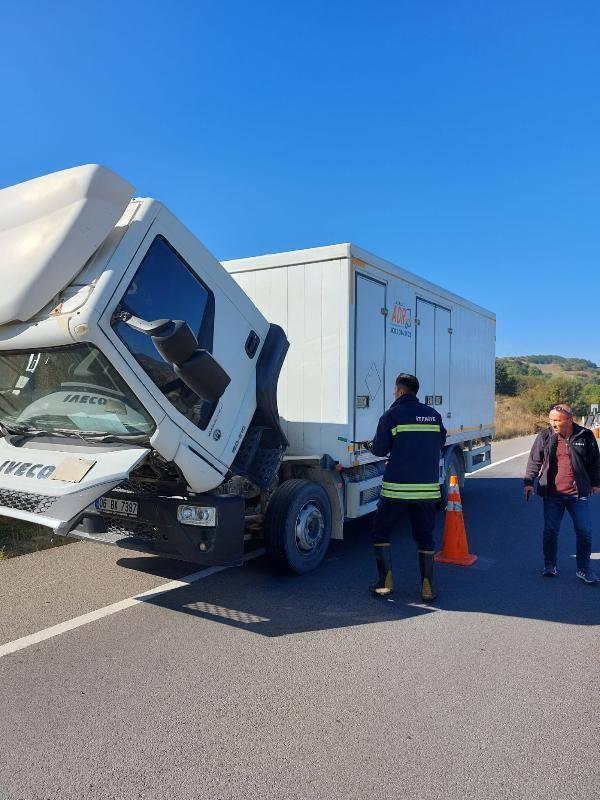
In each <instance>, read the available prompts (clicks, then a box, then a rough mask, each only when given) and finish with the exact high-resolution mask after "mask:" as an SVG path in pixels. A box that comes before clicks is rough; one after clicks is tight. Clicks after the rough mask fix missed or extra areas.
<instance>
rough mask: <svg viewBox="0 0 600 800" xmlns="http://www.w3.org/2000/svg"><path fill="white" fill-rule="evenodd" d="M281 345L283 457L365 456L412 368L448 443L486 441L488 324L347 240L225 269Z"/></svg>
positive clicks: (486, 314)
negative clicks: (366, 443)
mask: <svg viewBox="0 0 600 800" xmlns="http://www.w3.org/2000/svg"><path fill="white" fill-rule="evenodd" d="M223 266H224V267H225V269H226V270H227V271H228V272H230V273H231V274H232V276H233V277H234V278H235V280H236V281H237V283H238V284H239V285H240V286H241V287H242V289H243V290H244V291H245V292H246V294H248V296H249V297H250V298H251V299H252V300H253V302H254V303H255V304H256V306H257V307H258V309H259V310H260V311H261V312H262V313H263V314H264V315H265V317H266V318H267V319H269V320H270V321H271V322H275V323H277V324H279V325H281V327H282V328H283V329H284V330H285V332H286V334H287V336H288V339H289V341H290V350H289V353H288V356H287V358H286V361H285V364H284V367H283V370H282V373H281V377H280V379H279V391H278V403H279V413H280V415H281V417H282V421H283V428H284V430H285V432H286V435H287V437H288V439H289V441H290V449H289V451H288V455H289V456H296V457H298V456H303V457H306V456H317V457H319V456H321V455H323V454H324V453H328V454H329V455H331V456H332V457H333V458H334V459H335V460H336V461H339V462H340V463H341V465H342V466H344V467H350V466H355V465H357V464H359V463H365V462H368V461H370V460H373V457H372V456H371V454H370V453H368V452H365V451H362V452H361V451H360V450H359V449H358V448H357V447H355V446H354V445H352V444H351V443H352V442H358V441H362V440H365V439H371V438H372V437H373V435H374V434H375V430H376V427H377V421H378V420H379V417H380V416H381V414H383V412H384V411H385V409H386V408H388V407H389V406H390V404H391V403H392V402H393V399H394V398H393V391H394V381H395V378H396V375H398V373H400V372H410V373H413V374H415V375H416V376H417V378H418V379H419V381H420V383H421V391H420V392H419V397H420V399H421V400H422V401H424V402H426V403H429V404H430V405H432V406H434V407H435V408H436V409H437V410H438V411H439V412H440V414H441V415H442V417H443V420H444V424H445V425H446V428H447V429H448V441H449V443H459V442H461V443H466V442H469V441H471V440H474V439H481V438H485V437H489V436H491V435H492V434H493V430H494V428H493V424H494V356H495V328H496V317H495V315H494V314H493V313H492V312H491V311H487V310H486V309H484V308H480V307H479V306H477V305H475V304H474V303H471V302H469V301H468V300H465V299H463V298H462V297H458V296H457V295H455V294H453V293H452V292H450V291H447V290H446V289H442V288H441V287H439V286H436V285H434V284H432V283H429V282H428V281H426V280H424V279H423V278H420V277H418V276H417V275H413V274H411V273H410V272H407V271H406V270H404V269H401V268H400V267H397V266H395V265H394V264H391V263H390V262H389V261H384V260H383V259H381V258H378V257H377V256H374V255H372V254H371V253H368V252H366V251H365V250H362V249H360V248H359V247H356V246H355V245H353V244H339V245H332V246H329V247H317V248H313V249H310V250H297V251H293V252H288V253H276V254H273V255H265V256H258V257H255V258H244V259H238V260H234V261H225V262H223Z"/></svg>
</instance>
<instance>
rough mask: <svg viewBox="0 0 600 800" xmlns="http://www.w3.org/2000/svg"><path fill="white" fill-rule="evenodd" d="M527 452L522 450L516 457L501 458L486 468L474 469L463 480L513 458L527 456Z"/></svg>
mask: <svg viewBox="0 0 600 800" xmlns="http://www.w3.org/2000/svg"><path fill="white" fill-rule="evenodd" d="M529 452H530V451H529V450H523V452H522V453H517V454H516V456H509V457H508V458H501V459H500V461H494V463H493V464H488V465H487V466H486V467H480V468H479V469H476V470H475V471H474V472H468V473H467V474H466V475H465V478H471V477H472V476H473V475H478V474H479V473H480V472H483V470H484V469H491V468H492V467H497V466H498V465H499V464H506V462H507V461H512V460H513V458H520V457H521V456H527V455H529Z"/></svg>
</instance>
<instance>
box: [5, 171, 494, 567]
mask: <svg viewBox="0 0 600 800" xmlns="http://www.w3.org/2000/svg"><path fill="white" fill-rule="evenodd" d="M132 195H133V189H132V187H131V186H130V185H129V184H128V183H127V182H125V181H124V180H122V179H121V178H120V177H118V176H117V175H115V174H114V173H112V172H110V171H108V170H106V169H104V168H103V167H100V166H97V165H87V166H82V167H75V168H73V169H69V170H64V171H62V172H57V173H54V174H51V175H46V176H43V177H41V178H37V179H34V180H31V181H27V182H25V183H22V184H18V185H16V186H12V187H9V188H7V189H4V190H2V191H0V275H1V277H2V283H3V288H2V293H1V294H0V426H1V427H0V433H1V438H0V515H5V516H10V517H13V518H16V519H21V520H26V521H29V522H35V523H38V524H41V525H45V526H48V527H49V528H52V529H54V531H55V532H56V533H57V534H60V535H64V536H75V537H79V538H85V539H89V540H93V541H98V542H105V543H111V544H117V545H121V546H125V547H128V548H133V549H140V550H143V551H146V552H153V553H157V554H163V555H171V556H176V557H179V558H183V559H185V560H189V561H193V562H197V563H200V564H204V565H228V564H237V563H239V562H240V561H241V559H242V557H243V552H244V547H245V546H246V542H247V541H248V540H251V539H261V540H263V541H264V545H265V547H266V550H267V553H268V555H269V556H270V558H271V559H272V560H273V561H274V562H275V563H276V564H278V565H279V566H281V567H284V568H286V569H288V570H291V571H293V572H296V573H304V572H308V571H309V570H312V569H314V568H315V567H317V566H318V565H319V564H320V562H321V561H322V559H323V557H324V555H325V553H326V551H327V548H328V546H329V542H330V540H331V538H338V539H340V538H343V523H344V521H345V520H346V519H349V518H355V517H359V516H362V515H364V514H367V513H369V512H370V511H372V510H374V508H375V504H376V501H377V496H378V493H379V486H380V483H381V476H382V473H383V469H384V465H385V461H384V460H382V459H379V458H376V457H374V456H372V455H371V454H370V453H369V452H368V451H366V450H363V449H361V448H360V445H358V444H356V443H357V442H360V441H361V440H364V439H368V438H371V437H372V436H373V434H374V431H375V428H376V424H377V420H378V418H379V416H380V415H381V413H383V411H384V409H385V408H386V406H388V405H389V404H390V402H391V400H392V392H393V385H394V378H395V376H396V374H397V373H398V372H401V371H405V372H414V373H416V374H417V376H418V378H419V380H420V381H421V386H422V391H421V398H422V399H423V400H425V401H426V402H428V403H431V404H432V405H434V406H435V407H436V408H438V410H439V411H440V412H441V413H442V415H443V417H444V419H445V421H446V422H447V425H446V427H447V428H448V431H449V436H448V444H447V446H446V449H445V452H444V454H443V458H442V460H441V466H440V483H443V482H444V479H445V476H446V475H447V474H449V473H451V472H455V473H457V474H458V475H459V476H460V477H461V479H462V477H463V476H464V474H465V471H472V470H474V469H477V468H478V467H481V466H483V465H484V464H486V463H489V459H490V441H491V437H492V435H493V412H494V349H495V348H494V341H495V335H494V334H495V317H494V315H493V314H492V313H491V312H489V311H485V310H484V309H482V308H479V307H477V306H475V305H473V304H472V303H469V302H468V301H466V300H463V299H461V298H459V297H457V296H456V295H454V294H452V293H450V292H447V291H444V290H443V289H441V288H439V287H437V286H434V285H433V284H430V283H428V282H427V281H424V280H422V279H420V278H417V277H416V276H415V275H411V274H410V273H408V272H405V271H403V270H401V269H399V268H397V267H395V266H394V265H392V264H389V263H388V262H385V261H383V260H381V259H379V258H376V257H375V256H372V255H371V254H369V253H366V252H364V251H362V250H360V249H359V248H357V247H355V246H353V245H336V246H333V247H326V248H317V249H313V250H305V251H298V252H294V253H284V254H279V255H270V256H264V257H260V258H252V259H245V260H241V261H233V262H226V263H225V264H224V265H221V264H220V263H219V262H218V261H217V260H216V259H215V258H214V257H213V256H212V255H211V254H210V253H209V252H208V251H207V250H206V249H205V248H204V247H203V245H202V244H201V243H200V242H199V241H198V239H197V238H196V237H195V236H194V235H192V234H191V233H190V231H188V230H187V229H186V228H185V227H184V226H183V225H182V224H181V223H180V222H179V221H178V220H177V219H176V218H175V217H174V216H173V214H171V213H170V212H169V211H168V210H167V209H166V208H165V207H164V206H163V205H162V204H161V203H159V202H157V201H156V200H153V199H131V198H132ZM288 340H289V343H290V344H291V348H290V352H289V355H288V357H287V361H286V363H285V366H284V368H283V372H281V369H282V366H283V365H284V361H285V359H286V353H287V350H288ZM280 372H281V375H280ZM278 402H279V407H278ZM280 411H281V414H282V416H281V417H280V413H279V412H280Z"/></svg>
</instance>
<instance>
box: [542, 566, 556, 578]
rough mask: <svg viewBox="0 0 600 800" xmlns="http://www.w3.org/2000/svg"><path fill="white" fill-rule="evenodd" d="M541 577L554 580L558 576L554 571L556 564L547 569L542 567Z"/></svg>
mask: <svg viewBox="0 0 600 800" xmlns="http://www.w3.org/2000/svg"><path fill="white" fill-rule="evenodd" d="M542 575H543V576H544V578H556V576H557V575H558V570H557V569H556V564H554V565H551V566H549V567H544V569H543V570H542Z"/></svg>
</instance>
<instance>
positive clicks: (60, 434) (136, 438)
mask: <svg viewBox="0 0 600 800" xmlns="http://www.w3.org/2000/svg"><path fill="white" fill-rule="evenodd" d="M0 429H1V430H2V433H3V434H4V435H5V436H6V434H9V435H10V436H31V437H38V436H53V437H57V438H59V439H64V438H65V437H67V438H71V439H80V440H81V441H84V442H101V443H107V444H108V443H111V444H112V443H114V444H149V442H150V439H149V437H148V436H147V435H146V434H143V433H141V434H125V435H122V436H121V435H118V434H113V433H103V432H102V431H90V432H85V431H73V430H66V429H62V428H54V429H53V430H44V429H41V428H28V427H27V426H26V425H6V424H5V423H0Z"/></svg>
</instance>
